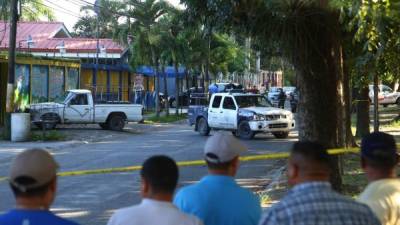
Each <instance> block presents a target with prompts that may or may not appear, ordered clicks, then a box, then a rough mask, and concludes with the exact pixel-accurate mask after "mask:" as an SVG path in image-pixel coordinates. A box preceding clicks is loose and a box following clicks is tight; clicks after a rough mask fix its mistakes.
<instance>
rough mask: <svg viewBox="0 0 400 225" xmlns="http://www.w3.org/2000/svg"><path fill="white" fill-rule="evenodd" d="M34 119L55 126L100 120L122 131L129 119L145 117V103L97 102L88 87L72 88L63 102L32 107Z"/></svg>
mask: <svg viewBox="0 0 400 225" xmlns="http://www.w3.org/2000/svg"><path fill="white" fill-rule="evenodd" d="M29 112H30V113H31V120H32V122H33V123H34V124H35V125H36V126H38V127H39V128H42V127H43V126H45V128H46V129H53V128H55V126H56V125H57V124H90V123H98V124H99V125H100V127H101V128H103V129H110V130H116V131H120V130H122V129H123V128H124V126H125V123H126V122H139V121H142V120H143V106H142V105H138V104H129V103H120V102H116V103H115V104H114V103H109V104H95V103H94V100H93V96H92V93H91V92H90V91H89V90H82V89H79V90H69V91H68V92H67V93H66V97H65V99H64V101H63V102H61V103H55V102H46V103H37V104H31V105H30V106H29Z"/></svg>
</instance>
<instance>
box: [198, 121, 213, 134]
mask: <svg viewBox="0 0 400 225" xmlns="http://www.w3.org/2000/svg"><path fill="white" fill-rule="evenodd" d="M210 130H211V129H210V127H209V126H208V123H207V120H206V119H205V118H204V117H201V118H200V119H198V120H197V131H198V132H199V134H201V135H203V136H208V135H209V134H210Z"/></svg>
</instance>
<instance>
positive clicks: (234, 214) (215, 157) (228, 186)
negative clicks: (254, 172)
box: [174, 132, 261, 225]
mask: <svg viewBox="0 0 400 225" xmlns="http://www.w3.org/2000/svg"><path fill="white" fill-rule="evenodd" d="M246 149H247V148H246V147H245V146H244V145H243V144H242V143H241V142H239V141H238V140H237V139H236V138H234V137H233V136H232V135H231V134H230V133H226V132H217V133H216V134H214V135H213V136H211V137H210V138H208V140H207V142H206V144H205V146H204V155H205V160H206V163H207V167H208V173H209V174H208V175H207V176H205V177H203V178H202V179H201V180H200V182H199V183H197V184H193V185H190V186H187V187H184V188H182V189H181V190H180V191H179V192H178V193H177V194H176V196H175V199H174V204H175V205H176V206H178V208H180V209H181V210H182V211H184V212H187V213H190V214H193V215H196V216H198V217H199V218H200V219H201V220H203V222H204V224H205V225H256V224H257V223H258V221H259V219H260V216H261V207H260V200H259V198H258V197H257V196H256V195H254V194H253V193H252V192H250V191H249V190H247V189H244V188H242V187H240V186H239V185H238V184H237V183H236V182H235V179H234V176H235V175H236V172H237V170H238V168H239V155H240V154H241V153H243V152H245V151H246Z"/></svg>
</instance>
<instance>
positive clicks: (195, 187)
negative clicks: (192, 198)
mask: <svg viewBox="0 0 400 225" xmlns="http://www.w3.org/2000/svg"><path fill="white" fill-rule="evenodd" d="M198 191H201V184H200V183H196V184H191V185H187V186H184V187H181V188H180V189H179V190H178V192H177V193H176V196H180V195H191V194H193V193H197V192H198Z"/></svg>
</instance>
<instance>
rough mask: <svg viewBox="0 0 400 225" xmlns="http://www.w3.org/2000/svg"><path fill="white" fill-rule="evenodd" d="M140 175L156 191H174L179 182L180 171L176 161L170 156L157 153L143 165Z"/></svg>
mask: <svg viewBox="0 0 400 225" xmlns="http://www.w3.org/2000/svg"><path fill="white" fill-rule="evenodd" d="M140 175H141V176H142V178H143V179H144V180H146V181H147V182H148V183H149V184H150V187H151V188H152V190H153V191H154V192H156V193H173V192H174V191H175V188H176V185H177V183H178V177H179V171H178V166H177V165H176V163H175V161H174V160H173V159H171V158H170V157H168V156H164V155H156V156H152V157H150V158H148V159H147V160H146V161H145V162H144V163H143V165H142V170H141V171H140Z"/></svg>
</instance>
